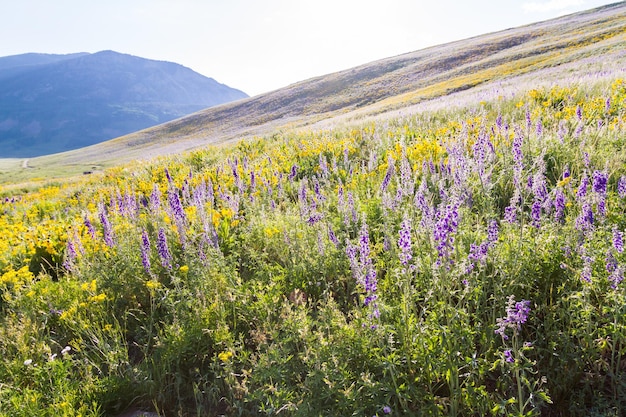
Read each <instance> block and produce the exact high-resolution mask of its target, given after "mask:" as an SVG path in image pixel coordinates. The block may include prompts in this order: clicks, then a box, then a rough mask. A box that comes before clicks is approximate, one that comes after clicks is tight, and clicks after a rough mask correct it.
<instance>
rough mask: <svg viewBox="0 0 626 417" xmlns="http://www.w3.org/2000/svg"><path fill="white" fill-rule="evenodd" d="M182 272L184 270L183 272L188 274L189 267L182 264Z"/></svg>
mask: <svg viewBox="0 0 626 417" xmlns="http://www.w3.org/2000/svg"><path fill="white" fill-rule="evenodd" d="M180 272H182V273H183V274H186V273H187V272H189V267H188V266H187V265H183V266H181V267H180Z"/></svg>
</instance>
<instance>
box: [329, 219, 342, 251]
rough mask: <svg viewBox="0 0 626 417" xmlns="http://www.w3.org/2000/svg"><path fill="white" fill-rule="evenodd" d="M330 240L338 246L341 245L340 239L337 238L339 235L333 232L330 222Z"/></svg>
mask: <svg viewBox="0 0 626 417" xmlns="http://www.w3.org/2000/svg"><path fill="white" fill-rule="evenodd" d="M328 240H330V241H331V242H332V243H333V245H335V247H336V248H337V247H339V239H337V236H336V235H335V232H333V228H332V226H331V225H330V224H329V225H328Z"/></svg>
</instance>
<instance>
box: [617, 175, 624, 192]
mask: <svg viewBox="0 0 626 417" xmlns="http://www.w3.org/2000/svg"><path fill="white" fill-rule="evenodd" d="M617 193H618V194H619V196H620V197H621V198H624V197H626V175H622V176H621V177H620V178H619V181H618V182H617Z"/></svg>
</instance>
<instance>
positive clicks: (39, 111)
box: [0, 51, 247, 157]
mask: <svg viewBox="0 0 626 417" xmlns="http://www.w3.org/2000/svg"><path fill="white" fill-rule="evenodd" d="M245 97H247V96H246V94H245V93H243V92H241V91H239V90H235V89H232V88H230V87H228V86H225V85H223V84H220V83H218V82H217V81H215V80H213V79H212V78H207V77H205V76H203V75H200V74H198V73H196V72H194V71H192V70H190V69H189V68H185V67H183V66H181V65H178V64H174V63H171V62H161V61H153V60H148V59H144V58H139V57H135V56H131V55H126V54H120V53H117V52H113V51H103V52H98V53H95V54H84V53H83V54H71V55H44V54H25V55H17V56H11V57H4V58H0V145H1V146H2V151H1V152H0V156H2V157H32V156H38V155H45V154H50V153H57V152H62V151H67V150H71V149H76V148H80V147H84V146H88V145H93V144H94V143H99V142H102V141H104V140H108V139H111V138H115V137H118V136H121V135H124V134H127V133H130V132H134V131H137V130H140V129H144V128H147V127H150V126H154V125H157V124H160V123H164V122H167V121H170V120H173V119H176V118H178V117H181V116H184V115H188V114H190V113H193V112H195V111H198V110H200V109H204V108H207V107H209V106H214V105H217V104H222V103H225V102H228V101H233V100H237V99H241V98H245Z"/></svg>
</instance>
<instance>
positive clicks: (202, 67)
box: [0, 0, 615, 95]
mask: <svg viewBox="0 0 626 417" xmlns="http://www.w3.org/2000/svg"><path fill="white" fill-rule="evenodd" d="M614 2H615V1H603V0H489V1H487V0H378V1H374V0H315V1H310V0H102V1H86V0H54V1H52V0H0V39H2V40H3V41H2V42H0V56H7V55H16V54H21V53H26V52H42V53H72V52H98V51H101V50H107V49H111V50H114V51H117V52H123V53H127V54H132V55H137V56H140V57H143V58H149V59H158V60H164V61H172V62H177V63H179V64H181V65H184V66H186V67H189V68H191V69H193V70H195V71H197V72H199V73H201V74H203V75H206V76H209V77H213V78H215V79H216V80H217V81H219V82H221V83H224V84H227V85H229V86H231V87H234V88H238V89H240V90H243V91H245V92H246V93H248V94H249V95H256V94H260V93H263V92H267V91H271V90H274V89H277V88H280V87H284V86H286V85H288V84H291V83H294V82H297V81H302V80H305V79H307V78H311V77H314V76H318V75H324V74H328V73H331V72H335V71H339V70H343V69H347V68H351V67H354V66H357V65H360V64H365V63H367V62H370V61H374V60H377V59H381V58H386V57H390V56H394V55H399V54H402V53H405V52H411V51H415V50H418V49H422V48H425V47H428V46H432V45H437V44H441V43H445V42H449V41H453V40H458V39H464V38H467V37H471V36H475V35H480V34H483V33H488V32H494V31H498V30H502V29H506V28H510V27H515V26H520V25H524V24H527V23H532V22H537V21H541V20H546V19H550V18H553V17H557V16H560V15H563V14H568V13H572V12H575V11H580V10H585V9H590V8H593V7H597V6H601V5H604V4H610V3H614Z"/></svg>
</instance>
